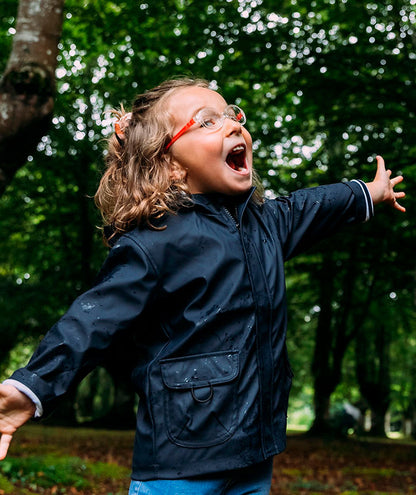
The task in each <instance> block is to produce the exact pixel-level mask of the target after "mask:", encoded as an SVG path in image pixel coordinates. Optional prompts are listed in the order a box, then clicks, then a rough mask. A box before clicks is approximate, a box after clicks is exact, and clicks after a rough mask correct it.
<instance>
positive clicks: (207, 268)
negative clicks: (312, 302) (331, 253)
mask: <svg viewBox="0 0 416 495" xmlns="http://www.w3.org/2000/svg"><path fill="white" fill-rule="evenodd" d="M240 199H241V201H239V202H238V204H237V205H236V209H235V212H233V211H230V207H229V206H228V202H227V199H226V198H224V197H222V196H219V195H195V196H194V205H193V206H192V207H190V208H184V209H183V210H181V211H180V212H179V213H178V214H177V215H170V216H168V217H167V218H165V219H164V223H165V224H166V225H167V228H166V229H165V230H163V231H155V230H150V229H147V228H142V229H140V228H137V229H135V230H132V231H131V232H129V233H127V234H125V235H123V236H122V237H121V238H119V239H118V240H117V242H116V243H115V245H114V246H113V248H112V249H111V251H110V253H109V256H108V258H107V260H106V261H105V263H104V265H103V268H102V270H101V273H100V275H99V279H98V282H97V284H96V285H95V286H94V287H93V288H92V289H91V290H89V291H88V292H86V293H85V294H83V295H82V296H80V297H79V298H78V299H77V300H76V301H75V302H74V303H73V305H72V306H71V308H70V309H69V311H68V312H67V313H66V314H65V315H64V316H63V318H62V319H61V320H60V321H59V322H58V323H57V324H56V325H55V326H54V327H53V328H52V329H51V330H50V331H49V332H48V334H47V335H46V337H45V338H44V340H43V341H42V343H41V344H40V347H39V348H38V350H37V351H36V352H35V354H34V356H33V357H32V359H31V361H30V363H29V364H28V365H27V366H26V367H25V368H23V369H20V370H18V371H16V372H15V373H14V375H13V376H12V378H13V379H15V380H18V381H20V382H21V383H23V384H24V385H26V386H27V387H29V388H30V389H31V390H32V391H33V392H34V393H35V394H36V395H37V396H38V397H39V399H40V400H41V402H42V404H43V406H44V407H45V408H46V409H48V407H49V405H50V404H53V403H54V401H55V400H56V399H57V398H58V397H59V396H62V395H63V394H64V393H65V392H66V391H67V390H68V388H69V387H70V386H71V385H72V384H73V383H74V382H76V381H78V380H80V379H81V378H82V377H83V376H84V375H85V374H86V373H87V372H89V371H90V370H91V369H92V368H93V367H94V366H96V365H97V364H98V363H99V362H100V360H101V359H102V355H103V354H104V351H105V350H108V348H111V345H112V343H113V342H114V340H115V339H116V338H119V337H120V336H121V337H122V336H123V335H127V334H129V335H132V334H133V335H134V336H135V340H136V343H137V344H136V345H137V360H136V363H135V368H134V371H133V374H132V380H133V384H134V387H135V389H136V390H137V393H138V394H139V396H140V401H139V407H138V414H137V433H136V441H135V448H134V456H133V474H132V477H133V479H137V480H149V479H156V478H183V477H189V476H194V475H202V474H208V473H214V472H220V471H224V470H230V469H236V468H242V467H245V466H248V465H251V464H254V463H257V462H261V461H263V460H264V459H266V458H268V457H270V456H272V455H273V454H277V453H279V452H281V451H282V450H283V449H284V448H285V442H286V413H287V403H288V396H289V390H290V386H291V380H292V372H291V369H290V366H289V362H288V358H287V353H286V346H285V338H286V299H285V279H284V270H283V268H284V267H283V264H284V261H285V260H287V259H288V258H290V257H292V256H294V255H296V254H297V253H299V252H302V251H304V250H305V249H307V248H308V247H309V246H310V245H312V244H313V243H314V242H315V241H318V240H320V239H322V238H323V237H325V236H327V235H329V234H331V233H333V232H334V231H335V230H336V229H338V228H339V227H341V226H343V225H345V224H348V223H352V222H362V221H364V220H365V219H366V218H368V217H369V216H371V211H370V210H371V208H372V203H371V198H369V196H368V191H367V189H366V187H365V186H364V185H363V183H361V182H360V181H352V182H349V183H341V184H335V185H329V186H321V187H317V188H312V189H306V190H300V191H297V192H295V193H293V194H292V195H290V196H288V197H282V198H278V199H277V200H266V201H265V203H264V204H263V205H260V206H258V205H255V204H254V203H253V202H252V201H251V200H250V197H249V196H247V195H246V196H245V197H244V198H240ZM233 213H234V214H233Z"/></svg>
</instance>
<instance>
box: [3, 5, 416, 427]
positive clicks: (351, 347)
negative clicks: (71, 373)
mask: <svg viewBox="0 0 416 495" xmlns="http://www.w3.org/2000/svg"><path fill="white" fill-rule="evenodd" d="M18 4H19V2H17V1H16V0H2V2H1V5H0V14H1V16H0V18H1V25H0V48H1V49H0V72H1V73H3V78H2V81H1V83H0V97H1V100H0V104H1V108H0V110H1V122H0V172H1V173H0V193H2V196H1V198H0V252H1V256H0V314H1V320H0V339H1V346H0V369H1V375H2V377H6V376H7V375H8V374H9V373H10V371H11V370H13V369H14V368H15V367H16V366H20V365H22V364H24V363H25V362H26V361H27V359H28V357H29V356H30V354H31V352H32V351H33V349H34V347H35V346H36V344H37V343H38V342H39V340H40V338H41V337H42V335H43V334H44V333H45V332H46V331H47V329H48V328H49V327H50V326H51V325H52V324H53V323H54V322H55V321H56V320H57V318H59V316H61V315H62V314H63V312H64V311H65V310H66V308H67V307H68V305H69V304H70V303H71V301H72V300H73V299H74V298H75V297H76V296H77V295H78V294H79V293H80V292H82V291H84V290H85V289H86V288H88V287H89V286H90V285H91V284H92V283H93V281H94V278H95V274H96V272H97V271H98V269H99V267H100V265H101V263H102V261H103V259H104V257H105V255H106V248H105V247H104V246H103V244H102V241H101V232H100V230H99V229H98V228H97V226H98V225H100V218H99V215H98V212H97V211H96V209H95V207H94V204H93V200H92V199H91V197H92V196H93V195H94V192H95V190H96V187H97V184H98V181H99V178H100V174H101V173H102V171H103V151H104V148H105V138H106V137H107V136H109V135H110V134H111V132H112V131H113V121H112V119H111V118H110V115H109V113H108V110H109V109H111V108H113V107H117V106H119V105H120V104H124V105H125V106H126V107H127V108H129V106H130V103H131V102H132V100H133V99H134V96H135V95H136V94H137V93H139V92H142V91H144V90H146V89H148V88H151V87H153V86H155V85H156V84H158V83H159V82H161V81H162V80H164V79H166V78H169V77H172V76H177V75H188V76H199V77H204V78H206V79H209V80H210V81H212V83H213V85H214V87H218V89H219V90H220V92H221V93H222V94H223V95H224V97H225V98H226V100H227V101H229V102H235V103H237V104H238V105H240V106H241V107H242V108H244V109H245V111H246V114H247V118H248V122H247V124H246V125H247V128H248V129H249V131H250V132H251V134H252V136H253V139H254V153H255V161H254V164H255V167H256V168H257V170H258V172H259V173H260V176H261V178H262V180H263V182H264V185H265V188H266V193H267V195H268V196H269V197H273V196H276V195H285V194H288V193H289V192H290V191H293V190H295V189H298V188H301V187H311V186H315V185H318V184H325V183H331V182H338V181H341V180H349V179H352V178H361V179H363V180H371V179H372V177H373V175H374V172H375V155H376V154H381V155H382V156H383V157H384V159H385V161H386V164H387V166H388V167H390V168H391V169H392V170H393V173H394V175H398V174H400V173H402V174H403V175H404V176H405V183H406V185H405V188H406V191H407V195H408V198H407V199H406V204H405V206H406V208H407V213H406V214H404V215H400V214H398V213H397V212H396V211H393V210H389V209H387V208H384V207H380V208H378V209H377V212H376V217H375V218H374V220H373V221H371V222H370V223H368V224H364V225H362V226H359V227H358V228H354V229H352V230H346V231H343V232H342V233H341V234H339V235H337V236H336V237H335V238H331V239H330V240H329V241H326V242H324V243H321V244H319V245H318V246H316V247H315V248H314V249H313V250H312V251H309V252H308V253H306V254H305V255H302V256H300V257H297V258H296V259H294V260H292V261H290V262H289V263H288V264H287V287H288V301H289V332H288V334H289V338H288V347H289V354H290V358H291V363H292V367H293V369H294V373H295V379H294V387H293V390H292V394H291V406H290V410H289V422H290V423H291V424H298V425H303V426H305V427H308V428H310V429H311V430H312V431H314V432H316V433H319V434H321V433H324V432H326V431H328V430H329V429H333V428H336V429H338V430H339V429H345V428H348V426H349V423H347V422H346V421H345V419H346V417H345V412H346V409H345V404H349V405H353V406H354V407H356V408H357V409H358V410H360V412H361V413H362V418H367V420H368V419H370V418H371V421H370V422H368V423H367V425H365V424H364V423H362V422H361V423H360V425H359V426H358V427H359V428H361V429H364V430H365V429H367V430H368V429H370V430H371V431H370V432H371V434H373V435H384V434H385V432H386V431H387V430H389V429H390V425H391V424H392V422H393V424H394V428H395V429H397V428H399V429H400V430H401V431H402V433H404V434H405V435H413V436H415V435H416V390H415V388H414V387H413V381H414V377H415V376H416V369H415V368H416V364H415V363H416V359H415V358H416V328H415V299H416V292H415V277H416V266H415V264H416V261H415V256H414V246H415V235H416V232H415V225H414V221H413V219H414V211H415V200H414V198H413V197H412V191H413V190H414V184H415V180H416V167H415V155H416V126H415V112H416V86H415V75H416V74H415V60H416V31H415V29H416V0H410V1H409V0H406V1H404V0H403V1H396V0H393V1H389V2H387V1H368V2H357V1H351V0H320V1H303V0H291V1H284V0H282V1H280V2H274V1H271V0H252V1H246V0H229V1H228V0H226V1H217V0H211V1H208V0H198V1H192V0H164V1H163V2H162V1H155V2H149V3H141V2H140V1H133V0H124V1H120V2H111V1H106V0H94V1H88V0H83V1H81V2H80V1H78V0H67V1H65V2H64V1H63V0H45V1H43V2H40V1H39V0H21V1H20V8H21V9H23V8H24V9H25V10H24V14H25V19H26V24H21V25H20V26H21V28H22V30H26V33H27V32H29V33H30V30H31V29H32V30H36V29H49V28H51V27H53V28H54V29H55V30H54V36H53V37H50V39H49V41H48V43H49V46H48V44H46V45H45V47H44V54H47V55H48V57H49V58H50V59H52V58H53V60H55V56H54V54H55V51H54V50H56V53H57V59H56V60H57V65H56V67H54V66H53V62H51V61H50V60H49V73H48V71H44V70H43V68H42V67H41V64H40V67H41V69H42V70H38V69H39V67H38V66H37V65H36V64H38V60H36V57H34V58H35V61H33V60H29V59H25V57H26V58H27V57H28V54H27V53H26V52H27V51H28V50H26V52H25V50H21V51H20V52H19V50H18V49H16V51H13V50H14V48H13V42H14V41H16V39H17V34H19V25H17V23H16V20H17V12H18V7H19V5H18ZM62 7H63V9H64V10H63V15H55V14H56V13H57V12H58V13H59V14H60V12H61V11H60V10H59V9H61V8H62ZM48 8H50V9H51V10H50V12H49V13H48V10H47V9H48ZM45 19H46V23H45V22H44V21H45ZM62 20H63V24H61V21H62ZM42 22H44V24H45V25H44V26H43V27H42ZM61 29H62V32H61ZM16 33H17V34H16ZM27 39H28V38H26V40H27ZM16 53H17V55H16ZM11 54H12V55H13V57H12V56H11ZM40 58H41V57H40ZM51 66H52V68H53V71H52V77H51V75H50V72H51V69H50V67H51ZM55 84H56V92H54V86H55ZM45 88H46V89H45ZM10 102H12V103H13V105H14V106H12V108H13V109H14V112H15V113H13V112H9V113H8V114H7V112H5V110H4V109H5V108H6V106H7V105H8V104H9V103H10ZM53 102H54V106H52V103H53ZM46 103H47V105H46ZM36 106H37V108H38V110H39V109H40V117H36V116H35V118H34V119H32V120H31V121H24V118H23V117H22V116H26V117H27V116H29V117H30V118H32V113H33V112H32V110H33V107H36ZM46 107H47V108H46ZM45 108H46V109H45ZM29 110H30V111H29ZM31 112H32V113H31ZM35 114H36V112H35V111H34V113H33V115H35ZM17 122H23V123H22V124H21V125H20V126H17V125H16V126H15V125H14V124H15V123H17ZM127 359H128V355H127V354H126V352H124V353H123V354H122V361H123V362H124V361H126V360H127ZM120 364H121V363H120V362H119V361H117V359H113V360H112V362H111V363H110V362H108V363H105V366H104V367H103V368H100V369H98V370H96V371H95V372H94V373H92V374H91V375H90V376H89V377H87V378H86V379H85V380H84V381H83V382H82V384H81V385H80V386H79V387H78V388H77V390H73V391H72V392H71V395H70V396H69V397H68V399H67V401H66V402H65V403H64V404H62V405H61V407H60V408H59V409H58V410H57V412H56V413H55V415H54V416H53V417H52V418H50V421H53V422H55V423H60V424H69V425H71V424H76V423H79V422H84V423H86V422H89V423H91V422H92V424H96V425H100V426H108V427H120V425H123V426H125V427H130V426H131V427H133V426H134V413H133V411H134V404H135V399H134V396H133V393H132V391H131V390H130V388H129V378H128V374H127V373H126V371H125V369H124V367H122V366H120ZM348 410H350V409H348V406H347V411H348ZM349 419H351V418H349Z"/></svg>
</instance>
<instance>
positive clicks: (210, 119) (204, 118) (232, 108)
mask: <svg viewBox="0 0 416 495" xmlns="http://www.w3.org/2000/svg"><path fill="white" fill-rule="evenodd" d="M225 118H229V119H232V120H235V121H236V122H239V123H240V124H243V125H244V124H245V122H246V116H245V114H244V112H243V110H241V108H240V107H238V106H237V105H228V107H227V108H226V109H225V110H224V112H223V113H221V114H220V113H218V112H216V111H215V110H213V109H211V108H204V109H202V110H201V111H200V112H199V113H198V115H197V117H196V120H197V121H198V122H199V123H200V124H201V125H202V126H204V127H206V128H209V129H218V128H219V127H221V126H222V125H223V123H224V119H225Z"/></svg>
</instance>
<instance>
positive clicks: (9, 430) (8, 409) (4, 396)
mask: <svg viewBox="0 0 416 495" xmlns="http://www.w3.org/2000/svg"><path fill="white" fill-rule="evenodd" d="M35 409H36V407H35V404H34V403H33V402H32V401H31V400H30V399H29V397H27V396H26V395H25V394H23V393H22V392H20V391H19V390H17V388H15V387H13V385H2V384H0V433H1V439H0V460H2V459H4V458H5V457H6V455H7V451H8V449H9V445H10V442H11V441H12V438H13V434H14V432H15V431H16V430H17V429H18V428H19V427H20V426H22V425H23V424H25V423H26V421H28V420H29V419H30V418H32V417H33V415H34V413H35Z"/></svg>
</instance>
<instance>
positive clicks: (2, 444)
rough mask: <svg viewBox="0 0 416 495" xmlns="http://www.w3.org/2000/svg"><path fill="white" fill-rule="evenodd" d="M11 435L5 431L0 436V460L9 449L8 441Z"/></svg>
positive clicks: (10, 439)
mask: <svg viewBox="0 0 416 495" xmlns="http://www.w3.org/2000/svg"><path fill="white" fill-rule="evenodd" d="M12 438H13V435H9V434H7V433H3V435H2V436H1V438H0V461H2V460H3V459H4V458H5V457H6V455H7V451H8V450H9V446H10V443H11V441H12Z"/></svg>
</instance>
